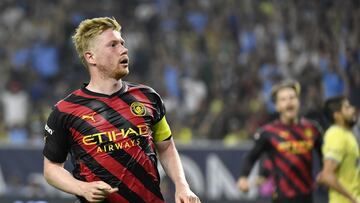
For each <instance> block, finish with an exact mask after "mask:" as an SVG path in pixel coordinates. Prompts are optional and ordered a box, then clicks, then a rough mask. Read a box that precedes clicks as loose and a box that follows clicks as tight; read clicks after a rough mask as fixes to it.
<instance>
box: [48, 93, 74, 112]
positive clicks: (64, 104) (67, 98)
mask: <svg viewBox="0 0 360 203" xmlns="http://www.w3.org/2000/svg"><path fill="white" fill-rule="evenodd" d="M80 92H81V90H80V89H77V90H75V91H73V92H71V93H70V94H68V95H67V96H65V97H64V98H62V99H61V100H59V101H58V102H56V104H55V105H54V106H53V107H52V110H53V111H55V110H57V111H59V112H62V111H64V108H66V107H67V106H69V102H72V100H73V96H74V95H77V94H79V93H80Z"/></svg>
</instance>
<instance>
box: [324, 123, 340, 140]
mask: <svg viewBox="0 0 360 203" xmlns="http://www.w3.org/2000/svg"><path fill="white" fill-rule="evenodd" d="M343 133H344V131H343V130H342V129H341V128H340V127H338V126H335V125H332V126H330V127H329V128H328V129H327V130H326V132H325V139H341V137H343V136H341V135H342V134H343Z"/></svg>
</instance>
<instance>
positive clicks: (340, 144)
mask: <svg viewBox="0 0 360 203" xmlns="http://www.w3.org/2000/svg"><path fill="white" fill-rule="evenodd" d="M341 134H342V132H341V131H340V130H338V129H336V128H330V129H329V130H328V131H326V133H325V137H324V145H323V147H322V152H323V156H324V159H332V160H335V161H337V162H339V163H340V162H342V160H343V158H344V156H345V152H346V144H345V142H346V141H345V139H344V136H341Z"/></svg>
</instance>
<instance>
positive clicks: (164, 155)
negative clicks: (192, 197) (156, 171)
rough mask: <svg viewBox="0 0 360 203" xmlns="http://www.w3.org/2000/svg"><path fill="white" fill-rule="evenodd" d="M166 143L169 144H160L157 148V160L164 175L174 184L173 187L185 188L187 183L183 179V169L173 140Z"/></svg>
mask: <svg viewBox="0 0 360 203" xmlns="http://www.w3.org/2000/svg"><path fill="white" fill-rule="evenodd" d="M166 142H170V143H168V144H167V143H164V144H163V143H161V144H160V147H158V153H159V160H160V163H161V165H162V167H163V169H164V171H165V173H166V174H167V175H168V176H169V177H170V179H171V180H172V181H173V182H174V184H175V186H176V187H177V186H186V187H188V183H187V181H186V179H185V174H184V169H183V166H182V164H181V160H180V157H179V153H178V152H177V150H176V148H175V144H174V142H173V140H169V141H166Z"/></svg>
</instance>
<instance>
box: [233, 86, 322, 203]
mask: <svg viewBox="0 0 360 203" xmlns="http://www.w3.org/2000/svg"><path fill="white" fill-rule="evenodd" d="M299 95H300V85H299V83H297V82H293V81H284V82H281V83H279V84H277V85H275V86H274V87H273V88H272V94H271V96H272V99H273V101H274V103H275V107H276V110H277V112H278V113H279V118H278V119H277V120H275V121H273V122H271V123H269V124H266V125H264V126H262V127H261V128H260V130H258V132H257V133H256V134H255V136H254V137H255V144H254V147H253V148H252V149H251V150H250V152H249V153H248V154H247V155H246V157H245V160H244V162H243V163H244V164H243V166H242V172H241V176H240V178H239V180H238V187H239V189H240V190H242V191H244V192H247V191H248V190H249V183H248V178H247V176H248V175H249V173H250V171H251V169H252V167H253V165H254V164H255V162H256V160H258V159H259V157H260V156H261V155H262V154H263V153H267V155H268V157H269V158H270V160H271V161H272V164H273V176H274V179H275V187H276V188H275V191H274V194H273V202H276V203H280V202H286V203H288V202H293V203H296V202H299V203H300V202H301V203H311V202H312V191H313V178H312V160H313V157H312V150H313V149H314V148H315V149H316V150H317V151H318V152H319V153H320V152H321V150H320V147H321V130H320V128H319V127H317V126H316V125H314V123H312V122H310V121H309V120H307V119H305V118H301V117H299V108H300V101H299Z"/></svg>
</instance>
